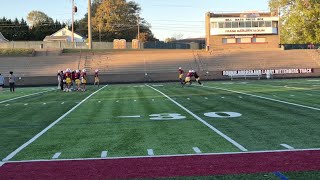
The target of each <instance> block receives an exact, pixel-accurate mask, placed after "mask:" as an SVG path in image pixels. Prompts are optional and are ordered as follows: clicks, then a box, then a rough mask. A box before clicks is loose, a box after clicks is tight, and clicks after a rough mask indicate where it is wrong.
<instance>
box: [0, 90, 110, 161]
mask: <svg viewBox="0 0 320 180" xmlns="http://www.w3.org/2000/svg"><path fill="white" fill-rule="evenodd" d="M107 86H108V85H105V86H103V87H102V88H100V89H98V90H96V91H95V92H93V93H91V94H90V95H89V96H88V97H86V98H85V99H83V100H82V101H81V102H80V103H79V104H77V105H76V106H74V107H73V108H71V109H70V110H69V111H68V112H66V113H64V114H63V115H62V116H61V117H59V118H58V119H57V120H55V121H54V122H53V123H51V124H50V125H49V126H48V127H46V128H45V129H43V130H42V131H41V132H39V133H38V134H37V135H35V136H34V137H33V138H31V139H30V140H29V141H27V142H25V143H24V144H23V145H21V146H20V147H19V148H17V149H16V150H14V151H13V152H12V153H10V154H9V155H8V156H7V157H5V158H4V159H3V160H2V161H3V162H6V161H9V160H10V159H11V158H13V157H14V156H15V155H16V154H18V153H19V152H20V151H22V150H23V149H24V148H25V147H27V146H28V145H30V144H31V143H33V142H34V141H35V140H36V139H38V138H39V137H40V136H42V135H43V134H44V133H46V132H47V131H48V130H49V129H50V128H52V127H53V126H54V125H56V124H57V123H58V122H60V121H61V120H62V119H63V118H65V117H66V116H67V115H69V114H70V113H71V112H72V111H74V110H75V109H76V108H77V107H79V106H80V105H81V104H82V103H84V102H85V101H87V100H88V99H89V98H90V97H91V96H93V95H95V94H96V93H97V92H99V91H101V90H102V89H104V88H105V87H107Z"/></svg>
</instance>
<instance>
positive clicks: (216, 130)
mask: <svg viewBox="0 0 320 180" xmlns="http://www.w3.org/2000/svg"><path fill="white" fill-rule="evenodd" d="M146 86H148V87H149V88H151V89H153V90H155V91H157V92H159V93H160V94H162V95H163V96H164V97H166V98H168V99H169V100H170V101H172V102H173V103H174V104H176V105H177V106H179V107H180V108H181V109H183V110H185V111H186V112H187V113H189V114H190V115H191V116H193V117H194V118H196V119H197V120H198V121H200V122H202V123H203V124H204V125H206V126H207V127H208V128H210V129H211V130H213V131H214V132H216V133H217V134H219V135H220V136H222V137H223V138H224V139H226V140H227V141H229V142H230V143H232V144H233V145H234V146H236V147H237V148H239V149H240V150H241V151H248V150H247V149H246V148H244V147H243V146H242V145H241V144H239V143H237V142H236V141H234V140H233V139H231V138H230V137H228V136H227V135H225V134H223V133H222V132H221V131H219V130H218V129H217V128H215V127H213V126H212V125H210V124H209V123H207V122H206V121H205V120H203V119H201V118H200V117H199V116H197V115H196V114H194V113H193V112H191V111H190V110H189V109H187V108H185V107H184V106H182V105H181V104H179V103H178V102H176V101H175V100H173V99H171V98H170V97H169V96H167V95H166V94H164V93H163V92H161V91H159V90H158V89H156V88H154V87H151V86H149V85H147V84H146Z"/></svg>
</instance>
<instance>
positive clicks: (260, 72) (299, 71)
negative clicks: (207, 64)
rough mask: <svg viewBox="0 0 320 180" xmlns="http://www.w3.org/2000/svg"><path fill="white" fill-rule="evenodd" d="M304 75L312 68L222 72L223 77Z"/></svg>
mask: <svg viewBox="0 0 320 180" xmlns="http://www.w3.org/2000/svg"><path fill="white" fill-rule="evenodd" d="M305 73H313V71H312V68H303V69H264V70H261V69H260V70H235V71H222V75H224V76H233V75H263V74H305Z"/></svg>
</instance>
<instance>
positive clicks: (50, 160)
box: [0, 148, 320, 163]
mask: <svg viewBox="0 0 320 180" xmlns="http://www.w3.org/2000/svg"><path fill="white" fill-rule="evenodd" d="M301 151H320V148H312V149H294V150H288V149H285V150H283V149H282V150H270V151H247V152H223V153H202V154H172V155H157V156H127V157H108V158H76V159H38V160H23V161H8V162H5V163H29V162H56V161H90V160H102V159H136V158H166V157H185V156H208V155H231V154H261V153H282V152H301ZM0 163H1V162H0Z"/></svg>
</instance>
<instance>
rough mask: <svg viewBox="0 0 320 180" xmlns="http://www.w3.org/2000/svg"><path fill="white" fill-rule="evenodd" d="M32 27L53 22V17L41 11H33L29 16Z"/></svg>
mask: <svg viewBox="0 0 320 180" xmlns="http://www.w3.org/2000/svg"><path fill="white" fill-rule="evenodd" d="M27 21H28V23H29V25H30V27H37V26H40V25H43V24H51V23H53V19H52V18H50V17H49V16H48V15H46V14H45V13H43V12H41V11H31V12H29V14H28V16H27Z"/></svg>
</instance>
